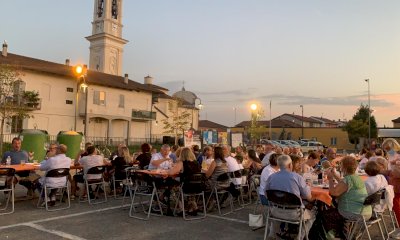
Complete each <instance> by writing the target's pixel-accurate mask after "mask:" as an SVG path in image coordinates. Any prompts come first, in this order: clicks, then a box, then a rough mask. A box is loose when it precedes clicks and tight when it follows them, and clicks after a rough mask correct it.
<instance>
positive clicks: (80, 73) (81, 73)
mask: <svg viewBox="0 0 400 240" xmlns="http://www.w3.org/2000/svg"><path fill="white" fill-rule="evenodd" d="M74 74H75V76H76V77H77V79H78V81H77V85H76V102H75V124H74V131H76V126H77V116H78V107H79V106H78V101H79V89H81V88H82V92H83V93H85V101H86V102H85V124H84V130H83V134H84V136H85V139H86V132H87V124H88V119H87V101H88V92H87V88H88V85H87V83H86V75H87V66H86V65H77V66H75V67H74Z"/></svg>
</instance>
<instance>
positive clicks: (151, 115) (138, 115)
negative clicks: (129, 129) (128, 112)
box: [132, 110, 156, 120]
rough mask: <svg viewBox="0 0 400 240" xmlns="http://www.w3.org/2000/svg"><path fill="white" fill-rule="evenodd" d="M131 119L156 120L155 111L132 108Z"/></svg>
mask: <svg viewBox="0 0 400 240" xmlns="http://www.w3.org/2000/svg"><path fill="white" fill-rule="evenodd" d="M132 119H140V120H156V112H150V111H142V110H132Z"/></svg>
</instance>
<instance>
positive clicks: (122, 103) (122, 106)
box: [118, 94, 125, 108]
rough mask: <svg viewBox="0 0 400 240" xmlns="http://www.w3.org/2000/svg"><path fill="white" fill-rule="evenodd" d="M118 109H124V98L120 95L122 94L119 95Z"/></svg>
mask: <svg viewBox="0 0 400 240" xmlns="http://www.w3.org/2000/svg"><path fill="white" fill-rule="evenodd" d="M118 107H120V108H124V107H125V96H124V95H122V94H120V95H119V103H118Z"/></svg>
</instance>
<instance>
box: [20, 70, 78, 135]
mask: <svg viewBox="0 0 400 240" xmlns="http://www.w3.org/2000/svg"><path fill="white" fill-rule="evenodd" d="M21 78H22V80H23V81H24V82H25V83H26V87H25V90H26V91H38V92H39V97H40V98H41V108H40V110H35V111H33V112H32V115H33V118H29V119H26V120H25V121H24V124H23V127H24V128H28V129H32V128H35V127H36V128H38V129H43V130H47V131H48V132H49V134H50V135H56V134H57V133H58V132H59V131H68V130H74V125H75V121H74V119H75V98H76V82H74V81H72V80H71V79H68V78H63V77H60V76H56V75H50V74H38V73H36V72H30V71H24V74H23V76H22V77H21ZM67 88H72V89H73V92H68V91H67ZM67 100H68V101H72V104H67V103H66V101H67Z"/></svg>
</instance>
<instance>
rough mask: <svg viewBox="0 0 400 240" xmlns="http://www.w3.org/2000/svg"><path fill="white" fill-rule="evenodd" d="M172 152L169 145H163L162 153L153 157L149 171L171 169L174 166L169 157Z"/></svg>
mask: <svg viewBox="0 0 400 240" xmlns="http://www.w3.org/2000/svg"><path fill="white" fill-rule="evenodd" d="M170 150H171V148H170V146H169V145H168V144H164V145H162V146H161V149H160V152H159V153H155V154H153V155H152V156H151V160H150V164H149V169H150V170H151V169H157V168H159V169H165V170H166V169H170V168H171V165H172V158H171V157H170V156H169V154H170Z"/></svg>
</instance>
